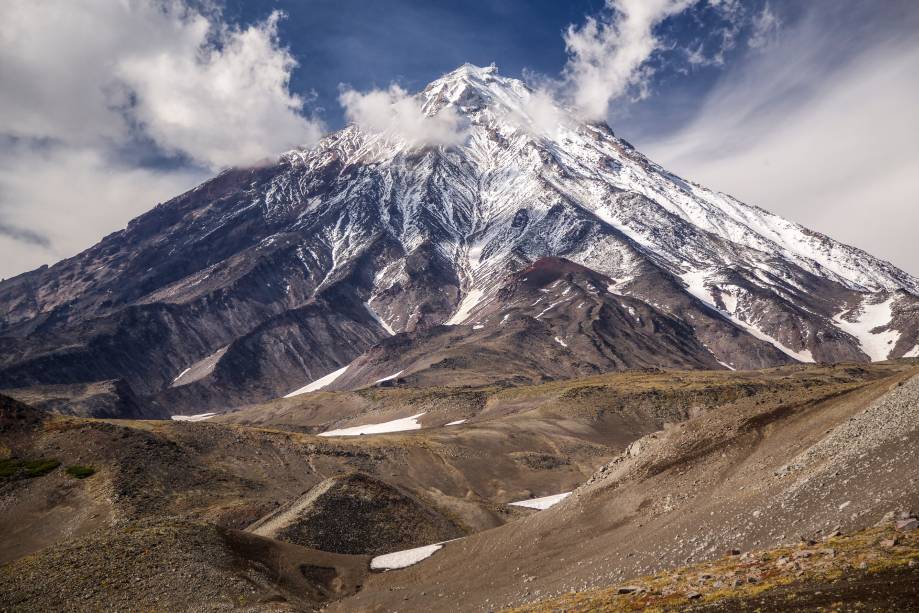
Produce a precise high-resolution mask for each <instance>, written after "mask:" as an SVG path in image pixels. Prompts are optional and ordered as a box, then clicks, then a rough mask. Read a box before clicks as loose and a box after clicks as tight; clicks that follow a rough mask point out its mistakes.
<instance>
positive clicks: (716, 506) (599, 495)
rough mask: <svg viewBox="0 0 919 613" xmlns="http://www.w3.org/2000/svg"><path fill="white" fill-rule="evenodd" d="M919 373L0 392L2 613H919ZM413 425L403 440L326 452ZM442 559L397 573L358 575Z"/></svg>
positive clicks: (852, 368) (882, 370) (832, 370)
mask: <svg viewBox="0 0 919 613" xmlns="http://www.w3.org/2000/svg"><path fill="white" fill-rule="evenodd" d="M917 374H919V363H917V361H916V360H900V361H895V362H886V363H878V364H871V365H837V366H788V367H782V368H777V369H768V370H761V371H747V372H727V371H711V372H706V371H630V372H623V373H617V374H609V375H599V376H594V377H589V378H584V379H574V380H568V381H554V382H549V383H545V384H541V385H529V386H521V387H493V386H491V387H490V386H483V387H468V388H462V387H451V388H409V387H404V386H390V387H387V386H376V387H371V388H367V389H364V390H359V391H355V392H318V393H311V394H304V395H302V396H297V397H294V398H289V399H282V400H277V401H273V402H270V403H267V404H262V405H253V406H248V407H245V408H243V409H239V410H236V411H233V412H230V413H226V414H224V415H221V416H219V417H216V418H211V419H208V420H204V421H199V422H176V421H155V420H153V421H139V420H108V419H90V418H83V417H77V416H67V415H59V414H51V413H46V412H43V411H40V410H37V409H35V408H33V407H30V406H28V405H25V404H22V403H20V402H18V401H14V400H11V399H3V400H2V413H0V445H2V446H0V459H2V462H3V464H2V469H3V471H2V475H0V509H2V513H3V516H4V521H3V522H2V523H0V563H3V564H5V565H4V566H2V568H0V609H3V610H18V611H35V610H119V609H125V608H147V609H164V610H188V611H201V610H229V609H234V608H243V609H246V610H268V611H274V610H313V609H316V608H320V607H326V608H328V609H329V610H334V611H339V610H340V611H356V610H366V611H392V610H400V611H429V610H455V609H456V608H461V609H463V610H483V611H484V610H497V609H501V608H505V607H524V608H535V609H537V610H572V609H573V610H594V609H596V608H604V607H605V608H607V609H609V610H637V609H636V607H637V608H641V607H643V606H649V607H650V606H657V607H662V608H668V607H670V608H683V607H692V608H693V609H698V610H744V608H745V607H746V608H750V609H751V610H752V609H754V608H755V607H757V606H760V607H767V608H768V607H770V606H774V605H775V604H776V603H778V602H779V600H778V599H798V600H795V601H794V602H796V603H797V604H796V605H795V606H798V604H800V605H801V608H807V607H811V608H812V609H813V608H815V607H820V606H829V605H825V601H827V599H829V598H831V596H832V599H836V600H841V601H861V600H863V601H864V602H865V603H867V605H866V606H869V608H870V607H874V608H881V609H884V608H885V606H886V605H885V603H887V604H889V605H890V606H888V607H887V608H890V607H893V606H894V604H896V607H894V608H898V609H899V610H908V608H909V607H910V606H912V605H911V603H912V602H913V601H914V591H911V590H912V589H913V588H910V587H909V586H911V585H913V586H914V585H915V584H916V583H917V581H916V579H917V578H919V577H917V576H916V573H919V570H915V563H914V562H913V561H912V560H913V559H914V558H915V557H916V555H917V553H916V545H917V543H916V538H917V535H916V533H915V532H914V531H913V527H914V526H913V523H910V520H909V518H910V516H911V513H912V512H915V511H916V510H917V509H919V487H917V475H919V455H917V454H915V449H916V448H917V443H919V377H917ZM417 415H420V417H418V421H419V422H420V426H421V427H420V429H417V430H410V431H403V432H392V433H385V434H372V435H363V436H351V437H337V436H317V435H318V434H321V433H323V432H326V431H328V430H332V429H340V428H345V427H354V426H361V425H366V424H378V423H382V422H389V421H393V420H397V419H403V418H408V417H411V416H417ZM456 422H461V423H456ZM448 424H451V425H448ZM566 492H572V493H571V494H570V495H568V496H567V497H565V498H564V499H563V500H562V501H561V502H559V503H557V504H555V505H554V506H551V508H547V509H545V510H536V509H527V508H525V507H521V506H517V505H509V504H508V503H511V502H515V501H521V500H526V499H529V498H538V497H542V496H550V495H554V494H562V493H566ZM885 516H886V519H885ZM879 522H886V523H882V525H881V527H878V528H874V526H875V525H877V524H879ZM904 522H905V523H904ZM900 524H902V525H900ZM831 535H836V536H831ZM828 538H829V540H827V539H828ZM834 539H835V540H834ZM840 539H841V540H840ZM891 540H893V541H895V544H894V545H890V544H889V541H891ZM434 543H442V545H439V546H437V547H433V548H430V549H431V552H429V554H428V557H424V556H419V557H418V559H412V560H411V561H409V562H408V563H404V559H405V556H403V557H402V558H399V559H401V560H403V563H400V564H404V568H393V567H392V566H390V567H389V568H392V569H390V570H383V569H382V568H381V566H380V563H378V562H377V563H372V562H371V561H372V560H373V559H374V556H379V555H381V554H385V553H390V552H396V551H400V550H405V549H411V548H414V547H420V546H424V545H432V544H434ZM799 543H804V546H803V547H801V546H799ZM808 543H810V544H808ZM826 549H834V554H833V555H832V556H830V555H829V554H828V553H827V552H826V551H825V550H826ZM800 551H806V552H808V553H806V555H805V554H802V553H798V552H800ZM727 552H734V553H736V555H729V556H728V557H727V558H725V557H724V556H725V554H726V553H727ZM751 552H753V553H751ZM410 557H411V556H410ZM781 558H787V559H788V560H791V561H792V562H791V566H789V564H788V563H783V564H782V565H780V566H781V568H779V567H777V566H776V564H777V563H778V560H779V559H781ZM412 562H414V563H412ZM818 562H820V563H818ZM823 562H826V563H825V564H824V563H823ZM863 564H864V565H863ZM398 565H399V564H395V566H398ZM384 566H385V565H384ZM676 569H679V570H676ZM914 571H915V572H914ZM731 573H733V574H731ZM706 575H707V576H706ZM704 576H705V577H704ZM740 576H742V577H743V582H738V581H735V580H734V579H735V578H737V577H740ZM750 576H753V577H754V580H753V581H752V582H750V581H748V580H747V579H748V577H750ZM716 583H717V584H718V585H717V587H716V586H715V584H716ZM879 586H883V589H881V587H879ZM624 587H625V588H629V589H628V590H627V591H626V592H623V594H621V595H620V594H619V592H620V591H621V589H622V588H624ZM631 588H635V589H631ZM604 590H605V591H604ZM610 590H612V591H610ZM834 594H835V595H834ZM547 599H549V600H547ZM552 599H556V600H552ZM558 599H561V600H558ZM834 602H835V600H834ZM578 607H580V609H578ZM628 607H632V609H629V608H628ZM718 607H722V608H720V609H719V608H718Z"/></svg>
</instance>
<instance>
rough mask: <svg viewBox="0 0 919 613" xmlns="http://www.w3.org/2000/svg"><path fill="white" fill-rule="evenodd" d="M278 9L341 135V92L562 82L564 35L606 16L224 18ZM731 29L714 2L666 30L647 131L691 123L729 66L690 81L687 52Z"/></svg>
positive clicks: (439, 6)
mask: <svg viewBox="0 0 919 613" xmlns="http://www.w3.org/2000/svg"><path fill="white" fill-rule="evenodd" d="M742 4H743V11H744V12H745V14H746V17H747V19H745V22H744V23H743V24H741V32H740V35H739V40H738V41H737V44H735V46H734V47H733V48H731V49H729V50H727V51H726V60H725V61H726V63H729V62H731V61H733V59H734V57H735V56H737V55H738V54H740V53H742V51H743V49H744V48H745V45H744V39H745V37H747V36H749V34H750V30H751V24H750V23H749V18H750V17H752V16H753V15H755V14H757V13H758V12H759V11H761V10H762V7H763V6H764V4H765V3H764V2H763V1H761V0H751V1H748V2H744V3H742ZM278 10H280V11H283V13H284V15H285V18H284V19H283V20H282V21H281V22H280V24H279V37H280V39H281V41H282V42H283V44H285V45H286V46H288V47H289V49H290V51H291V53H292V55H293V56H294V57H295V58H296V60H297V62H298V64H299V65H298V66H297V68H296V69H294V70H293V72H292V75H291V77H292V78H291V84H290V86H291V89H292V90H293V91H297V92H300V93H302V94H304V96H307V97H309V96H311V95H312V94H315V99H314V100H313V101H311V102H310V103H309V104H308V106H310V107H314V108H317V109H319V112H320V114H321V116H322V118H323V119H324V120H325V121H326V123H327V125H328V126H329V127H330V128H333V129H334V128H338V127H341V125H343V123H344V115H343V112H342V109H341V106H340V105H339V104H338V100H337V99H338V93H339V85H341V84H345V85H348V86H351V87H353V88H355V89H357V90H361V91H362V90H368V89H372V88H381V87H386V86H388V85H389V84H390V83H392V82H396V83H399V84H400V85H401V86H403V87H404V88H405V89H407V90H409V91H415V90H418V89H421V88H422V87H424V85H426V84H427V83H429V82H430V81H432V80H434V79H436V78H437V77H438V76H440V75H442V74H444V73H445V72H448V71H450V70H452V69H454V68H456V67H457V66H459V65H461V64H463V63H464V62H470V63H472V64H477V65H482V66H485V65H488V64H491V63H492V62H494V63H496V64H497V65H498V67H499V69H500V71H501V73H502V74H504V75H507V76H514V77H523V76H524V75H525V74H526V73H528V72H530V73H536V74H540V75H547V76H557V75H558V74H559V72H560V71H561V70H562V69H563V67H564V66H565V63H566V60H567V54H566V52H565V42H564V40H563V36H562V35H563V33H564V31H565V30H566V29H567V28H568V27H569V26H571V25H573V24H574V25H578V24H581V23H583V22H584V19H585V17H586V16H590V15H600V14H602V13H603V10H604V2H602V1H600V0H565V1H557V0H555V1H553V0H481V1H476V2H468V1H467V2H462V1H456V0H454V1H441V2H430V1H429V2H425V1H420V0H390V1H387V2H366V1H360V0H339V1H334V0H279V1H270V0H255V1H253V0H229V1H228V2H226V4H225V8H224V15H225V17H226V18H227V20H229V21H232V22H233V23H238V24H241V25H247V24H251V23H253V22H258V21H263V20H264V19H266V18H267V17H268V15H270V14H271V13H272V12H273V11H278ZM797 12H798V11H797V10H796V9H795V5H794V3H791V4H790V6H789V7H788V8H787V10H783V15H784V16H785V17H784V18H787V19H794V18H795V13H797ZM725 25H726V23H725V20H724V18H723V17H722V16H720V15H719V14H718V13H717V12H715V11H713V10H711V8H710V7H708V6H707V5H706V4H705V3H702V4H700V5H699V7H698V8H697V9H695V10H693V11H691V12H687V13H685V14H681V15H678V16H676V17H674V18H673V19H670V20H668V21H667V22H666V23H664V24H662V27H661V30H662V32H663V34H662V36H665V37H666V39H667V41H668V44H672V45H673V46H674V50H673V51H672V52H666V53H661V54H660V55H659V56H658V57H655V58H653V60H652V61H653V63H654V64H655V66H656V68H657V71H658V72H657V74H656V75H655V78H654V83H655V85H654V87H655V95H654V96H653V97H652V98H651V100H650V101H649V102H648V103H647V104H646V105H637V108H634V109H630V110H631V111H634V112H635V113H638V114H640V116H641V117H642V121H643V122H647V124H648V125H647V126H645V127H644V129H664V127H665V126H672V125H674V124H677V123H679V122H680V121H681V120H685V119H686V118H687V117H688V116H689V115H691V113H692V107H693V106H694V105H695V103H697V102H698V101H699V100H700V99H701V94H702V93H704V92H705V91H706V90H707V89H708V88H710V87H711V85H712V84H713V83H714V82H715V80H716V79H717V76H718V74H719V73H720V72H721V71H722V70H723V66H700V67H695V68H693V70H692V73H691V75H688V74H686V73H685V72H683V71H685V70H686V69H687V67H688V64H687V62H686V60H685V57H684V54H683V50H684V49H685V48H686V47H687V46H689V45H692V44H693V43H695V44H699V43H703V44H706V45H707V49H706V50H707V51H708V52H710V53H714V52H715V50H716V49H717V48H718V47H719V46H720V43H721V41H720V34H721V29H722V28H724V27H725ZM689 77H691V78H689ZM630 106H631V105H630ZM644 106H648V107H651V109H653V110H651V109H649V110H651V112H652V113H653V115H654V117H650V116H647V113H648V111H645V109H644V108H643V107H644ZM659 111H660V112H659ZM628 127H629V126H628V125H627V124H624V125H623V126H621V129H623V130H625V132H626V133H627V132H629V129H628Z"/></svg>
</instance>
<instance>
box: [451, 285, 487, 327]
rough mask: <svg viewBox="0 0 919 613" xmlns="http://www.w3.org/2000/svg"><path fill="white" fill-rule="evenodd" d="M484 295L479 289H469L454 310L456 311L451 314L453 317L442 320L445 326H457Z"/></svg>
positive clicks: (467, 316)
mask: <svg viewBox="0 0 919 613" xmlns="http://www.w3.org/2000/svg"><path fill="white" fill-rule="evenodd" d="M484 295H485V292H483V291H482V290H480V289H471V290H469V293H468V294H466V297H465V298H463V301H462V302H461V303H460V305H459V308H458V309H457V310H456V313H454V314H453V317H451V318H450V319H448V320H447V321H445V322H444V325H445V326H458V325H460V324H461V323H463V322H464V321H466V319H468V318H469V314H470V313H472V309H474V308H475V307H476V306H477V305H478V304H479V302H481V301H482V297H483V296H484Z"/></svg>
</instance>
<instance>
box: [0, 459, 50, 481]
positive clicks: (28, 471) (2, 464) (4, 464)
mask: <svg viewBox="0 0 919 613" xmlns="http://www.w3.org/2000/svg"><path fill="white" fill-rule="evenodd" d="M60 465H61V463H60V462H58V461H57V460H55V459H53V458H39V459H37V460H22V459H20V458H6V459H3V460H0V479H32V478H34V477H41V476H42V475H47V474H48V473H50V472H51V471H52V470H54V469H55V468H57V467H58V466H60Z"/></svg>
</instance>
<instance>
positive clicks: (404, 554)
mask: <svg viewBox="0 0 919 613" xmlns="http://www.w3.org/2000/svg"><path fill="white" fill-rule="evenodd" d="M443 546H444V544H443V543H435V544H433V545H425V546H424V547H416V548H414V549H406V550H404V551H396V552H393V553H386V554H383V555H381V556H376V557H375V558H373V559H372V560H370V568H371V569H372V570H396V569H399V568H407V567H409V566H412V565H413V564H417V563H418V562H421V561H422V560H427V559H428V558H430V557H431V556H432V555H434V554H435V553H437V552H438V551H440V550H441V549H442V548H443Z"/></svg>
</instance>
